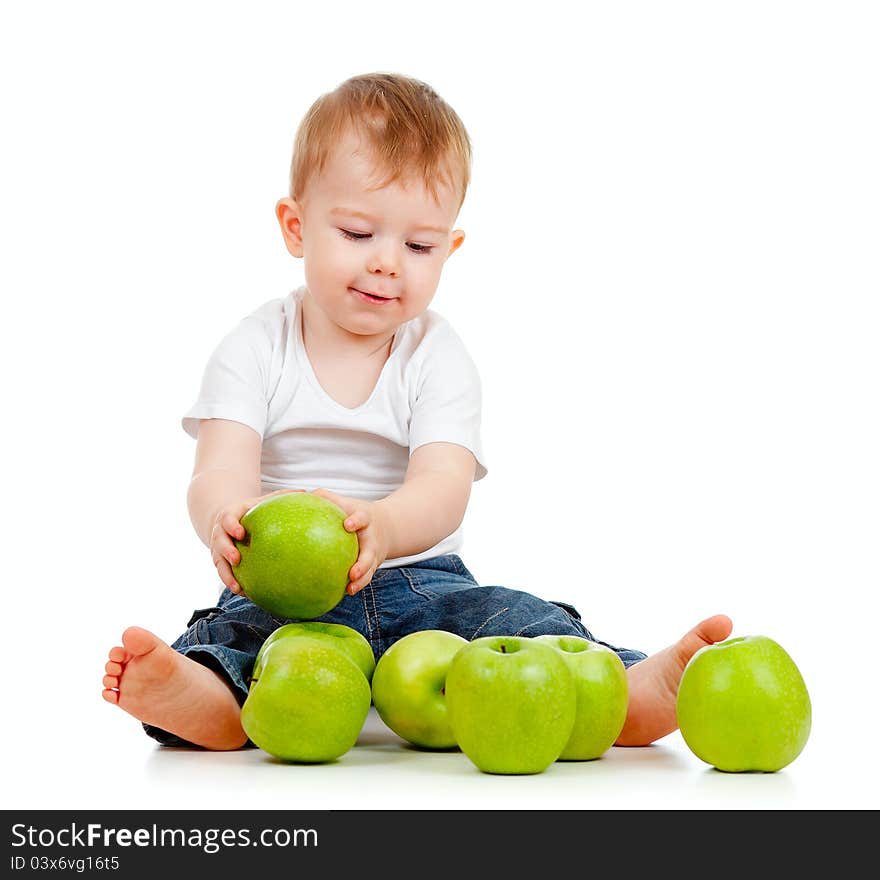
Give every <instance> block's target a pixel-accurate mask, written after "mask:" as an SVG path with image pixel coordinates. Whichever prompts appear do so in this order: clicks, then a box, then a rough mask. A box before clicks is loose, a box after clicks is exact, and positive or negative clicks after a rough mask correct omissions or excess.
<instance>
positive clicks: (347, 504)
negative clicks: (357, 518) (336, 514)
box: [312, 489, 354, 513]
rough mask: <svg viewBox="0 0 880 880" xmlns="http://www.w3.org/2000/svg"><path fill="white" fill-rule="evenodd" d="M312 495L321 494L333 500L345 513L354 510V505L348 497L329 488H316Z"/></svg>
mask: <svg viewBox="0 0 880 880" xmlns="http://www.w3.org/2000/svg"><path fill="white" fill-rule="evenodd" d="M312 495H319V496H320V497H321V498H326V499H327V500H328V501H332V502H333V503H334V504H335V505H336V506H337V507H340V508H342V510H343V511H345V513H351V512H352V511H353V510H354V506H353V505H352V503H351V501H350V500H349V499H348V498H343V497H342V496H341V495H337V494H336V493H335V492H331V491H330V490H329V489H315V490H313V491H312Z"/></svg>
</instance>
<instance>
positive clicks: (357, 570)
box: [348, 547, 376, 583]
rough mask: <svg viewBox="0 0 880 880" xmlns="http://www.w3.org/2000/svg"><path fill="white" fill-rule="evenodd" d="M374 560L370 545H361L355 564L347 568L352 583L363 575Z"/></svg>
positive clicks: (374, 556) (374, 555)
mask: <svg viewBox="0 0 880 880" xmlns="http://www.w3.org/2000/svg"><path fill="white" fill-rule="evenodd" d="M375 561H376V554H375V553H374V552H373V549H372V548H371V547H362V548H361V552H360V555H359V556H358V558H357V561H356V562H355V564H354V565H353V566H352V567H351V568H350V569H349V570H348V577H349V580H351V582H352V583H354V582H355V581H357V580H358V578H361V577H363V575H365V574H366V573H367V572H368V571H369V570H370V568H371V567H372V566H373V564H374V563H375Z"/></svg>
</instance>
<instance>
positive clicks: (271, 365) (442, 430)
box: [182, 287, 486, 568]
mask: <svg viewBox="0 0 880 880" xmlns="http://www.w3.org/2000/svg"><path fill="white" fill-rule="evenodd" d="M304 293H305V287H300V288H298V289H297V290H295V291H293V292H292V293H290V294H288V296H286V297H284V298H283V299H273V300H270V301H269V302H267V303H265V304H264V305H262V306H261V307H260V308H258V309H257V310H256V311H254V312H253V313H252V314H250V315H248V316H247V317H246V318H244V319H243V320H242V321H241V322H240V323H239V324H238V326H237V327H236V328H235V329H234V330H232V332H230V333H229V334H228V335H227V336H226V337H225V338H224V339H223V340H222V341H221V342H220V344H219V345H218V346H217V348H216V349H215V350H214V353H213V354H212V355H211V357H210V359H209V360H208V364H207V366H206V368H205V373H204V376H203V378H202V386H201V390H200V392H199V396H198V399H197V400H196V402H195V404H194V405H193V406H192V408H191V409H189V411H188V412H187V413H186V414H185V415H184V417H183V420H182V421H183V428H184V430H185V431H186V432H187V433H188V434H189V435H190V436H192V437H196V436H197V435H198V430H199V419H229V420H230V421H235V422H241V423H242V424H244V425H248V426H249V427H251V428H253V429H254V430H255V431H256V432H257V433H258V434H259V435H260V436H261V437H262V439H263V446H262V460H261V481H262V491H263V493H267V492H272V491H274V490H275V489H306V490H307V491H311V490H313V489H318V488H324V489H329V490H330V491H331V492H337V493H339V494H340V495H349V496H351V497H352V498H362V499H365V500H368V501H376V500H378V499H379V498H384V497H385V496H386V495H388V494H389V493H391V492H393V491H394V490H395V489H398V488H399V487H400V486H402V485H403V480H404V475H405V473H406V468H407V464H408V462H409V456H410V455H411V453H412V452H413V450H415V449H416V448H418V447H419V446H422V445H424V444H425V443H433V442H437V441H443V442H446V443H455V444H457V445H459V446H463V447H465V448H466V449H469V450H470V451H471V452H472V453H473V454H474V457H475V458H476V460H477V467H476V473H475V475H474V479H475V480H479V479H482V478H483V477H484V476H485V475H486V467H485V464H484V459H483V452H482V447H481V440H480V408H481V392H480V378H479V374H478V373H477V369H476V366H475V365H474V362H473V360H472V359H471V358H470V356H469V354H468V352H467V350H466V349H465V347H464V344H463V343H462V341H461V339H460V338H459V336H458V335H457V334H456V332H455V331H454V330H453V329H452V326H451V325H450V324H449V322H448V321H446V319H445V318H442V317H441V316H440V315H438V314H437V313H436V312H434V311H431V310H430V309H429V310H428V311H426V312H424V313H423V314H421V315H419V316H418V317H416V318H413V319H412V320H411V321H407V322H406V323H405V324H402V325H401V326H400V327H399V328H398V329H397V332H396V333H395V335H394V340H393V342H392V345H391V353H390V355H389V357H388V360H387V361H386V362H385V364H384V366H383V367H382V372H381V374H380V376H379V380H378V382H377V383H376V387H375V388H374V389H373V392H372V394H371V395H370V396H369V398H368V399H367V400H366V401H365V402H364V403H362V404H361V405H360V406H357V407H355V408H353V409H350V408H348V407H345V406H342V404H340V403H337V402H336V401H335V400H333V398H332V397H330V396H329V395H328V394H327V392H326V391H324V389H323V388H322V387H321V385H320V383H319V382H318V379H317V377H316V376H315V374H314V371H313V370H312V365H311V363H310V362H309V358H308V355H307V354H306V350H305V346H304V345H303V334H302V297H303V294H304ZM461 543H462V530H461V527H459V528H458V529H456V530H455V531H454V532H453V533H452V534H451V535H449V536H448V537H446V538H444V539H443V540H442V541H440V542H439V543H438V544H436V545H435V546H433V547H431V548H430V549H429V550H426V551H424V552H423V553H419V554H417V555H414V556H405V557H399V558H397V559H388V560H386V561H385V562H384V563H383V565H382V567H383V568H385V567H389V566H399V565H406V564H408V563H410V562H414V561H416V560H419V559H428V558H431V557H433V556H439V555H441V554H444V553H456V552H458V550H459V549H460V547H461Z"/></svg>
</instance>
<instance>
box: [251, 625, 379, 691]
mask: <svg viewBox="0 0 880 880" xmlns="http://www.w3.org/2000/svg"><path fill="white" fill-rule="evenodd" d="M294 637H296V638H312V639H317V640H318V641H320V642H324V643H325V644H327V645H329V646H330V647H332V648H337V649H338V650H340V651H342V653H343V654H347V655H348V656H349V657H350V658H351V659H352V660H354V662H355V663H356V664H357V665H358V666H359V667H360V670H361V672H363V674H364V675H365V676H366V679H367V681H369V680H370V679H371V678H372V677H373V670H374V669H375V668H376V658H375V657H374V656H373V649H372V648H371V647H370V643H369V642H368V641H367V640H366V639H365V638H364V637H363V636H362V635H361V634H360V633H359V632H358V631H357V630H356V629H353V628H352V627H350V626H345V625H344V624H341V623H324V622H322V621H318V620H305V621H299V622H297V623H286V624H284V626H279V627H278V629H276V630H275V631H274V632H273V633H271V635H269V637H268V638H267V639H266V641H265V642H263V644H262V646H261V647H260V650H259V651H258V652H257V656H256V659H255V660H254V670H253V673H252V675H253V676H254V677H255V678H259V675H260V671H261V670H262V660H263V655H264V653H265V652H266V650H267V649H268V647H269V646H270V645H272V644H274V643H275V642H276V641H278V639H287V638H294Z"/></svg>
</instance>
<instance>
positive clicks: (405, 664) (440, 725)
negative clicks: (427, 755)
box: [373, 629, 468, 749]
mask: <svg viewBox="0 0 880 880" xmlns="http://www.w3.org/2000/svg"><path fill="white" fill-rule="evenodd" d="M467 644H468V642H467V639H463V638H462V637H461V636H458V635H456V634H455V633H451V632H446V631H445V630H440V629H433V630H421V631H419V632H413V633H409V634H408V635H405V636H404V637H403V638H401V639H398V640H397V641H396V642H395V643H394V644H393V645H392V646H391V647H390V648H389V649H388V650H387V651H386V652H385V653H384V654H383V655H382V656H381V657H380V658H379V662H378V663H377V664H376V671H375V673H374V674H373V705H374V706H375V707H376V712H378V714H379V717H380V718H381V719H382V720H383V721H384V722H385V724H387V725H388V727H390V728H391V729H392V730H393V731H394V732H395V733H396V734H397V735H398V736H399V737H402V738H403V739H405V740H407V741H408V742H411V743H413V744H414V745H417V746H421V747H422V748H426V749H450V748H454V747H455V746H456V745H457V743H456V741H455V737H454V736H453V733H452V728H451V727H450V726H449V717H448V713H447V707H446V675H447V673H448V671H449V666H450V664H451V663H452V658H453V657H454V656H455V655H456V654H457V653H458V651H459V650H460V649H461V648H462V647H464V646H465V645H467Z"/></svg>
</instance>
